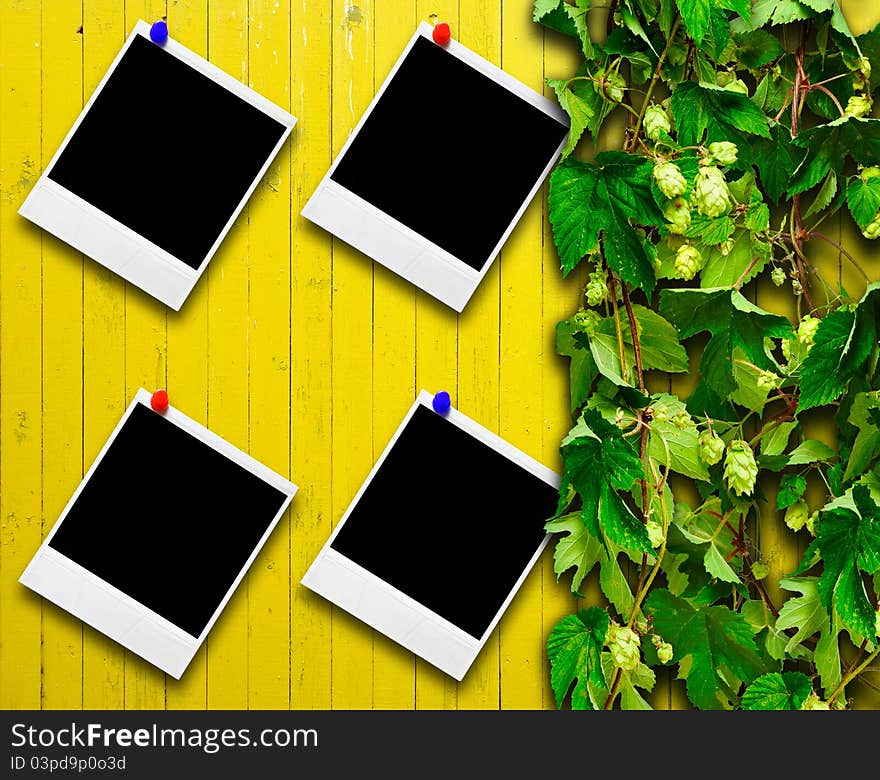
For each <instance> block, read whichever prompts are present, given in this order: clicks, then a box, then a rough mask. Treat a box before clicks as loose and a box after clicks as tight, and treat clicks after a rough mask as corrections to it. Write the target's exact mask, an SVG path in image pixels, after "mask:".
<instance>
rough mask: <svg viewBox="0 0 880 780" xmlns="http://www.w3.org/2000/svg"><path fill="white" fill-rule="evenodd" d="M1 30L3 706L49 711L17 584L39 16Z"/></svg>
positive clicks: (28, 597)
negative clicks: (43, 704)
mask: <svg viewBox="0 0 880 780" xmlns="http://www.w3.org/2000/svg"><path fill="white" fill-rule="evenodd" d="M2 18H3V24H2V25H0V61H2V63H3V68H2V70H0V115H2V117H3V122H2V125H0V148H2V150H3V164H2V165H0V235H2V236H3V245H2V248H0V310H2V312H3V317H4V320H3V327H2V328H0V390H2V392H0V446H2V452H3V458H2V463H0V652H2V656H3V664H2V667H0V706H2V707H5V708H11V709H18V708H39V706H40V599H39V598H37V597H36V596H35V595H34V594H33V593H31V592H30V591H28V590H26V589H25V588H23V587H22V586H21V585H19V584H18V577H19V576H20V575H21V572H22V570H23V569H24V567H25V566H26V565H27V562H28V560H29V559H30V557H31V556H32V555H33V554H34V552H35V551H36V549H37V547H38V546H39V544H40V537H41V515H42V506H41V503H42V501H41V491H40V466H41V458H40V452H41V447H40V441H41V433H42V431H41V428H42V419H41V406H42V394H41V384H42V383H41V361H40V320H41V303H42V299H41V264H40V231H39V230H37V229H36V228H35V227H34V226H33V225H30V224H29V223H27V222H25V221H24V220H23V219H21V218H20V217H19V216H18V215H17V213H16V212H17V211H18V207H19V206H20V205H21V202H22V201H23V200H24V197H25V195H26V194H27V192H28V190H29V189H30V186H31V184H32V183H33V182H34V181H35V180H36V178H37V176H38V175H39V172H40V167H41V153H40V121H41V117H40V86H41V83H40V59H41V50H40V8H39V5H38V4H36V3H31V4H28V5H26V6H20V5H19V6H18V7H16V8H12V7H9V4H8V3H4V4H3V14H2Z"/></svg>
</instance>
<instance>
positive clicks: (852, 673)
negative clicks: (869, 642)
mask: <svg viewBox="0 0 880 780" xmlns="http://www.w3.org/2000/svg"><path fill="white" fill-rule="evenodd" d="M878 655H880V643H878V645H877V647H876V648H875V649H874V652H873V653H871V654H870V655H869V656H867V657H866V658H865V660H864V661H862V662H861V663H860V664H859V665H858V666H856V667H855V668H854V669H850V670H849V671H847V673H846V674H845V675H843V677H842V678H841V679H840V682H839V683H837V687H836V688H835V689H834V690H833V691H832V692H831V695H830V696H829V697H828V701H829V702H832V701H834V700H835V699H836V698H837V697H838V696H840V694H841V693H842V692H843V689H844V688H846V686H847V685H849V684H850V683H851V682H852V681H853V680H854V679H855V678H856V677H858V676H859V675H860V674H861V673H862V672H863V671H864V670H865V668H866V667H867V666H870V664H871V661H873V660H874V659H875V658H877V656H878Z"/></svg>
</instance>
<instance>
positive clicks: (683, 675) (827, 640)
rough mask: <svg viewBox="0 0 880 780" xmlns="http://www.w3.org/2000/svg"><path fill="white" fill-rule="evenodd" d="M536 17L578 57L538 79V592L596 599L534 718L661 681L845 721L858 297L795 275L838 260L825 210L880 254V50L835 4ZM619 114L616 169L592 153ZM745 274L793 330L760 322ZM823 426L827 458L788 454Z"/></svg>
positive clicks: (650, 7)
mask: <svg viewBox="0 0 880 780" xmlns="http://www.w3.org/2000/svg"><path fill="white" fill-rule="evenodd" d="M534 18H535V21H537V22H539V23H541V24H542V25H544V26H545V27H546V28H547V29H548V30H551V31H554V32H556V33H561V34H562V35H565V36H568V37H570V38H571V40H572V43H573V45H574V46H575V47H576V50H577V51H578V53H579V56H580V57H581V63H580V66H579V67H578V68H577V69H576V71H575V73H574V74H573V75H569V76H567V77H566V76H565V74H559V75H560V77H559V78H554V79H550V80H548V86H549V87H550V88H552V89H553V90H554V92H555V93H556V96H557V99H558V101H559V103H560V105H561V106H562V108H563V109H564V110H565V111H566V112H567V113H568V115H569V116H570V118H571V126H572V131H571V133H570V136H569V139H568V142H567V144H566V146H565V149H564V159H563V160H562V162H561V163H560V164H559V165H558V166H557V167H556V169H555V170H554V172H553V174H552V176H551V180H550V194H549V217H550V222H551V224H552V227H553V238H554V242H555V244H556V248H557V250H558V254H559V257H560V265H561V269H562V272H563V274H565V275H568V274H570V273H572V272H573V271H575V269H576V268H578V266H580V265H581V263H583V262H584V261H585V260H586V261H587V263H588V270H585V272H584V276H585V277H586V281H585V286H584V295H583V299H582V300H581V302H580V303H581V305H580V307H579V308H578V310H577V312H576V313H575V314H573V316H572V317H570V318H569V319H567V320H564V321H563V322H561V323H559V325H558V326H557V331H556V337H557V338H556V346H557V351H558V352H559V353H560V354H561V355H564V356H565V357H567V358H568V359H569V361H570V381H571V413H572V419H573V421H574V426H573V427H572V429H571V431H570V432H569V434H568V436H567V437H566V438H565V440H564V441H563V444H562V448H561V453H562V458H563V466H564V467H563V479H562V483H561V488H560V501H559V509H558V513H557V515H556V516H555V517H554V518H552V519H550V520H549V521H548V523H547V530H548V531H549V532H550V533H553V534H557V535H558V540H557V543H556V549H555V554H554V571H555V573H556V574H557V576H558V577H562V576H563V575H565V574H567V573H569V572H570V573H571V581H570V585H571V589H572V591H573V592H574V593H576V594H578V595H580V594H581V592H582V591H583V590H585V586H586V583H587V582H588V581H589V580H590V578H592V577H597V579H598V584H599V586H600V588H601V591H602V594H603V596H604V598H605V599H606V600H607V604H608V607H607V609H606V608H604V607H600V606H590V607H589V608H587V609H585V610H582V611H581V612H579V613H578V614H577V615H570V616H568V617H566V618H563V619H562V620H561V621H560V622H559V623H558V624H557V626H556V627H555V628H554V629H553V631H552V632H551V635H550V639H549V640H548V647H547V651H548V655H549V657H550V661H551V681H552V685H553V689H554V692H555V694H556V700H557V704H558V705H559V706H562V704H563V702H564V701H566V700H568V701H570V702H571V706H572V707H573V708H575V709H598V708H614V707H621V708H624V709H647V708H649V704H648V701H647V699H646V698H645V695H644V693H645V691H650V690H651V689H652V688H653V685H654V681H655V678H654V673H653V671H652V667H658V666H673V667H675V668H676V669H677V676H678V678H680V679H682V680H684V684H685V689H686V691H687V695H688V698H689V699H690V701H691V702H692V703H693V704H694V705H695V706H697V707H699V708H703V709H727V708H737V707H740V708H743V709H827V708H828V707H831V708H844V707H846V706H847V704H848V701H847V690H848V685H849V683H850V682H851V681H852V679H853V678H854V677H855V675H856V674H858V673H864V674H867V673H869V672H865V671H863V669H862V668H861V667H865V668H868V669H870V666H869V664H868V662H870V661H872V660H873V659H874V658H876V657H877V655H878V653H880V650H878V646H880V640H878V599H880V592H878V586H880V465H878V464H880V368H878V364H880V344H878V337H880V331H878V322H880V284H876V283H875V284H868V285H867V286H866V289H864V291H862V290H853V291H849V290H846V289H844V288H843V287H841V285H840V283H839V281H838V279H837V278H834V279H823V278H821V277H820V276H819V272H818V271H817V270H816V269H815V268H814V264H813V263H812V262H811V260H810V256H811V254H812V253H813V252H814V251H815V248H816V247H815V245H816V244H817V243H818V242H826V243H827V242H831V243H832V244H834V247H833V248H834V250H835V251H836V252H837V251H840V250H839V247H837V245H836V241H835V240H834V239H832V238H830V237H829V236H827V235H825V234H823V233H822V232H821V231H822V229H823V228H822V227H821V225H822V223H823V221H824V220H826V219H827V218H828V217H829V216H831V215H833V214H835V213H839V214H841V215H843V216H844V217H845V218H847V219H849V218H850V217H851V218H852V220H853V222H854V223H855V224H856V225H857V226H858V228H859V229H860V230H861V231H862V233H863V235H864V236H865V237H866V238H867V239H876V238H880V119H875V118H873V117H872V116H871V115H870V113H869V112H866V111H865V109H866V108H870V105H871V100H873V96H874V89H873V86H872V81H871V78H872V75H871V73H872V70H875V71H877V72H880V27H878V29H876V30H873V31H871V32H869V33H867V34H865V35H863V36H859V37H854V36H853V35H852V33H851V31H850V30H849V28H848V26H847V24H846V21H845V19H844V17H843V15H842V13H841V12H840V8H839V6H838V4H837V2H836V1H835V0H756V2H753V3H750V2H748V0H687V1H685V0H622V2H619V3H616V4H614V12H613V13H612V14H611V15H610V16H609V17H608V21H607V25H608V29H607V31H606V32H607V35H605V34H599V33H600V32H601V31H597V29H595V28H596V24H595V21H596V20H595V19H593V18H592V15H591V11H590V3H589V2H588V0H538V1H537V2H536V3H535V5H534ZM597 18H598V17H597ZM554 75H556V74H554ZM820 85H821V88H820ZM664 95H668V99H664V97H663V96H664ZM792 104H794V106H795V108H794V110H793V109H792ZM614 114H618V115H620V116H621V117H622V118H624V119H625V120H626V121H627V122H628V128H627V133H626V135H625V138H624V140H623V146H622V148H621V149H620V151H601V152H598V153H595V154H594V152H595V151H597V150H596V149H591V142H595V141H596V139H597V136H599V134H600V133H602V131H603V127H604V125H605V122H606V120H607V119H608V117H610V116H612V115H614ZM607 146H608V143H607V139H603V142H602V144H601V148H603V149H607ZM828 232H829V233H830V230H829V231H828ZM852 252H853V250H852V248H850V250H847V249H846V248H844V249H843V251H841V252H840V256H841V258H842V259H843V260H844V261H846V262H849V261H850V260H852V261H853V262H855V263H858V261H857V260H856V259H855V258H854V257H853V254H852ZM858 264H859V266H860V267H861V268H864V269H865V270H866V271H867V272H868V274H869V275H872V276H875V275H876V273H871V272H872V270H873V269H872V268H871V267H870V264H868V263H858ZM762 279H766V280H767V282H768V283H772V285H775V288H777V289H778V294H779V295H780V296H789V297H794V298H797V299H798V305H797V307H795V306H794V305H792V306H790V307H782V308H780V309H779V310H781V311H788V310H792V311H793V310H795V309H797V311H798V312H799V313H801V314H802V316H801V317H800V318H799V319H795V320H794V321H792V320H790V319H789V318H788V317H784V316H780V315H779V314H775V313H773V312H772V311H768V310H766V309H764V308H761V307H759V306H757V305H756V304H755V303H754V302H753V300H754V295H753V287H752V283H753V282H755V281H760V280H762ZM658 288H659V289H658ZM851 293H855V295H853V294H851ZM859 295H861V298H859ZM762 302H763V303H765V305H766V304H767V299H766V297H764V293H763V288H762ZM772 308H773V309H776V308H777V307H776V305H775V304H774V305H773V306H772ZM681 374H693V380H694V385H695V389H694V390H693V392H692V393H691V394H690V395H688V396H680V395H678V394H675V393H672V392H669V387H670V385H669V384H668V381H667V378H668V377H670V376H673V375H681ZM822 414H825V415H826V417H827V416H830V415H834V417H835V419H836V421H837V424H838V427H839V435H838V437H837V441H836V442H835V443H834V445H835V446H829V443H826V442H823V441H819V440H818V439H814V438H808V437H806V436H805V433H804V430H805V429H804V422H806V421H807V420H809V419H810V418H811V417H812V416H813V415H822ZM807 427H808V428H809V426H807ZM688 483H689V484H688ZM823 492H824V497H822V493H823ZM685 498H687V500H685ZM776 513H778V515H779V516H776ZM783 514H784V518H783V517H782V515H783ZM783 519H784V522H785V525H783ZM766 523H771V524H773V525H774V527H776V528H783V529H784V528H785V526H786V525H787V526H788V529H789V530H790V532H791V533H792V534H801V535H802V536H803V537H804V545H802V548H803V547H805V548H806V551H805V553H804V556H803V562H802V563H801V565H800V567H799V568H798V570H797V571H796V572H787V571H778V570H776V569H774V567H773V566H772V565H771V564H770V563H769V562H765V561H764V560H763V558H762V554H761V549H760V545H759V540H760V538H761V536H760V533H759V529H760V527H761V525H762V524H766ZM810 537H814V538H813V539H812V541H811V542H810V541H809V539H810ZM807 542H809V543H807ZM768 577H769V578H771V579H773V580H774V581H775V583H776V584H778V585H779V588H775V587H767V586H765V579H766V578H768ZM780 589H781V590H782V591H783V592H784V593H785V594H786V597H785V598H784V599H782V601H781V602H778V603H776V604H774V603H773V600H772V599H771V596H770V595H769V594H771V593H777V592H779V590H780ZM633 632H634V633H633ZM624 640H625V641H624ZM847 643H851V644H854V645H855V646H856V649H850V651H849V653H844V654H843V655H842V654H841V646H842V645H846V644H847ZM858 648H861V649H860V650H859V649H858ZM854 653H858V654H859V656H858V657H859V658H860V659H864V661H863V663H861V664H860V665H859V666H856V665H853V666H852V667H850V666H848V665H847V664H846V663H845V662H843V661H842V658H845V657H849V656H853V654H854Z"/></svg>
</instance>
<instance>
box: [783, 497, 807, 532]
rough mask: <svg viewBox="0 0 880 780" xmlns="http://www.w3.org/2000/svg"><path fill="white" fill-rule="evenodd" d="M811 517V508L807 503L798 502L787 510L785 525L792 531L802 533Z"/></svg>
mask: <svg viewBox="0 0 880 780" xmlns="http://www.w3.org/2000/svg"><path fill="white" fill-rule="evenodd" d="M809 516H810V508H809V507H808V506H807V502H806V501H797V502H796V503H794V504H792V505H791V506H790V507H788V509H786V510H785V524H786V525H787V526H788V527H789V528H791V530H792V531H800V530H801V528H803V527H804V525H806V522H807V518H808V517H809Z"/></svg>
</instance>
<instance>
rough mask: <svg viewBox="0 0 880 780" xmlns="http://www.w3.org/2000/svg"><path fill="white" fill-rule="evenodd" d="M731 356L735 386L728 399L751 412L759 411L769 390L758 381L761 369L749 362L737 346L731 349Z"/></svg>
mask: <svg viewBox="0 0 880 780" xmlns="http://www.w3.org/2000/svg"><path fill="white" fill-rule="evenodd" d="M732 357H733V376H734V379H735V380H736V385H737V387H736V390H734V392H733V393H731V395H730V399H731V400H732V401H733V402H734V403H737V404H739V405H740V406H744V407H745V408H746V409H748V410H750V411H752V412H760V411H761V409H763V408H764V406H765V405H766V403H767V393H769V392H770V391H769V390H768V389H767V388H766V387H761V385H760V384H759V383H758V382H759V379H760V378H761V369H760V368H758V367H757V366H754V365H753V364H752V363H750V362H749V361H748V360H747V359H746V356H745V353H743V351H742V350H741V349H739V347H737V348H736V349H734V350H733V356H732Z"/></svg>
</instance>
